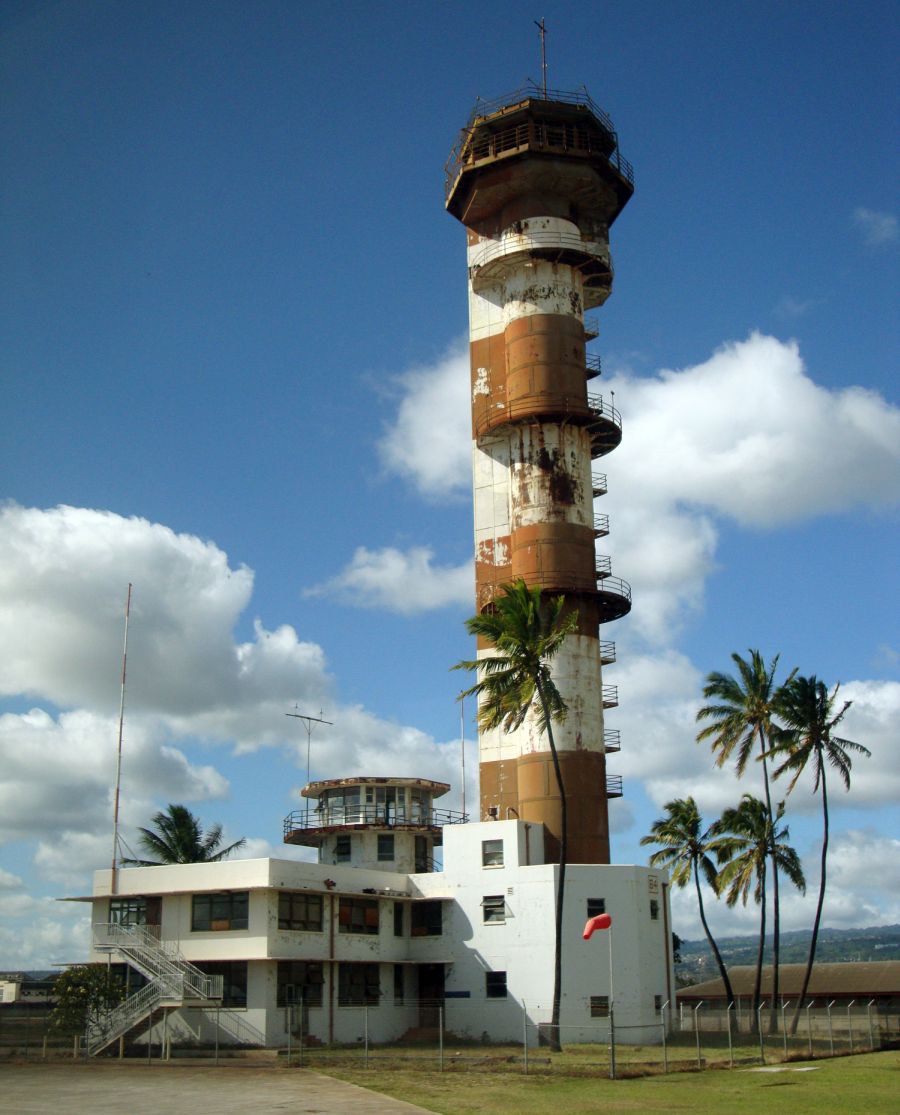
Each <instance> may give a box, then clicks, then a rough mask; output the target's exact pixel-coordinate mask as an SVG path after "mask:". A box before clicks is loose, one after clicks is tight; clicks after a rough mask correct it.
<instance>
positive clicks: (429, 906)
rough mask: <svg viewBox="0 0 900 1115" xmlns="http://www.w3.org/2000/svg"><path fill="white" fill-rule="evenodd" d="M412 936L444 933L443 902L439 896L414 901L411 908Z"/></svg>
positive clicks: (441, 934) (410, 931)
mask: <svg viewBox="0 0 900 1115" xmlns="http://www.w3.org/2000/svg"><path fill="white" fill-rule="evenodd" d="M409 915H410V916H409V921H410V925H409V935H410V937H441V936H443V933H444V910H443V903H442V902H441V900H440V899H439V898H431V899H426V900H425V901H424V902H413V903H412V905H411V906H410V908H409Z"/></svg>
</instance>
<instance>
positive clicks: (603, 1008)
mask: <svg viewBox="0 0 900 1115" xmlns="http://www.w3.org/2000/svg"><path fill="white" fill-rule="evenodd" d="M591 1018H609V996H608V995H592V996H591Z"/></svg>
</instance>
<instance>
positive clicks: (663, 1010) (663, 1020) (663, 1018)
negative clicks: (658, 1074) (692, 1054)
mask: <svg viewBox="0 0 900 1115" xmlns="http://www.w3.org/2000/svg"><path fill="white" fill-rule="evenodd" d="M668 1006H669V1000H668V999H666V1001H665V1002H664V1003H663V1005H662V1006H661V1007H660V1008H659V1024H660V1026H661V1028H662V1047H663V1072H668V1071H669V1046H668V1045H667V1043H666V1009H667V1008H668Z"/></svg>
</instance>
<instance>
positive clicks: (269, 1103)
mask: <svg viewBox="0 0 900 1115" xmlns="http://www.w3.org/2000/svg"><path fill="white" fill-rule="evenodd" d="M0 1097H2V1106H3V1110H4V1111H9V1112H10V1113H13V1112H15V1115H47V1113H48V1112H62V1113H64V1115H103V1113H105V1112H110V1113H115V1115H122V1113H123V1112H127V1115H160V1113H164V1115H181V1112H192V1113H195V1112H198V1111H215V1112H216V1115H251V1113H252V1115H267V1113H268V1112H270V1111H289V1112H291V1115H304V1113H308V1115H313V1113H315V1115H394V1113H397V1115H417V1113H418V1115H433V1113H432V1112H428V1110H427V1109H426V1108H424V1107H416V1106H415V1105H414V1104H411V1103H403V1101H402V1100H395V1099H391V1097H390V1096H383V1095H381V1094H380V1093H378V1092H370V1091H369V1090H368V1089H367V1088H358V1087H357V1086H356V1085H355V1084H345V1083H344V1082H343V1081H340V1080H333V1079H332V1078H331V1077H329V1076H322V1075H321V1074H320V1073H317V1072H310V1071H309V1070H307V1069H287V1068H259V1067H257V1066H255V1065H254V1066H252V1067H250V1066H247V1067H244V1066H238V1065H228V1066H227V1067H225V1066H218V1067H216V1066H214V1065H209V1066H198V1065H191V1064H187V1065H186V1064H184V1063H181V1064H168V1065H158V1064H156V1065H147V1064H144V1063H142V1062H134V1063H131V1064H127V1063H126V1064H118V1063H117V1064H98V1063H97V1062H88V1063H87V1064H84V1063H80V1064H72V1065H65V1064H58V1063H57V1064H41V1065H35V1064H9V1063H7V1064H3V1065H0Z"/></svg>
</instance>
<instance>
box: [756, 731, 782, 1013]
mask: <svg viewBox="0 0 900 1115" xmlns="http://www.w3.org/2000/svg"><path fill="white" fill-rule="evenodd" d="M759 746H760V749H761V751H762V756H761V757H762V768H763V785H764V786H765V790H766V809H767V810H768V813H769V840H770V844H769V858H770V859H771V861H772V1007H771V1014H770V1016H769V1031H770V1033H771V1032H773V1031H774V1030H775V1027H776V1026H777V1025H778V959H779V953H780V951H781V949H780V945H781V941H780V930H781V905H780V902H779V897H778V857H777V856H776V854H775V814H774V813H773V812H772V796H771V794H770V792H769V768H768V766H767V764H766V751H767V750H768V747H767V740H766V734H765V732H764V731H763V730H762V729H760V732H759ZM763 901H764V902H765V896H763Z"/></svg>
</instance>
